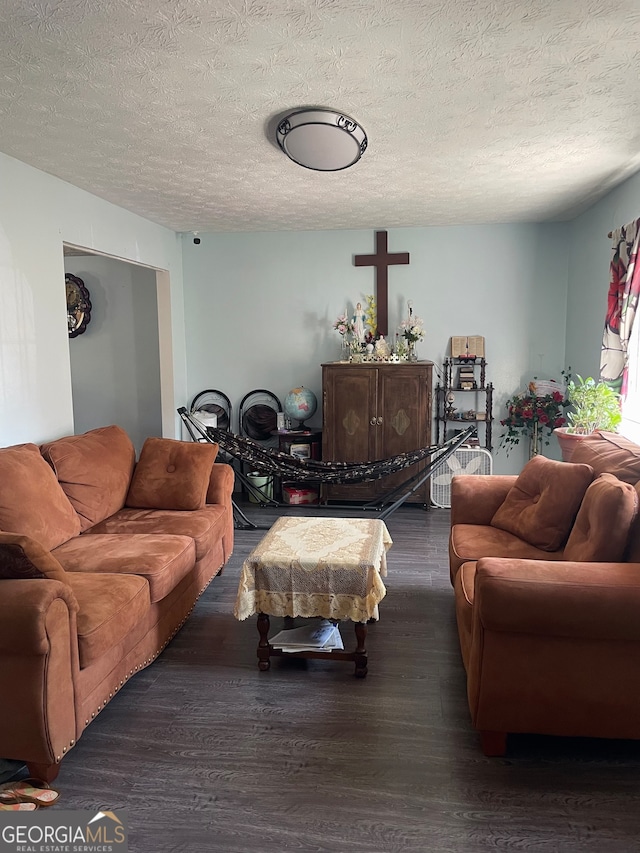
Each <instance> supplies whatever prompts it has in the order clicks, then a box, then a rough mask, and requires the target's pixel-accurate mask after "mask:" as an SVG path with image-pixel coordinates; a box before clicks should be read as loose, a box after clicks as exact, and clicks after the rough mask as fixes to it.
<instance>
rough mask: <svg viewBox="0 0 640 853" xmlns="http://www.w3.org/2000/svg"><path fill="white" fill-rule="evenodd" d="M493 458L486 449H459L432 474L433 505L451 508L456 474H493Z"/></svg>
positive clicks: (437, 466)
mask: <svg viewBox="0 0 640 853" xmlns="http://www.w3.org/2000/svg"><path fill="white" fill-rule="evenodd" d="M492 469H493V458H492V456H491V454H490V453H489V451H488V450H485V449H484V447H464V446H463V447H459V448H458V449H457V450H455V451H454V452H453V453H452V454H451V456H449V458H448V459H445V460H444V462H441V463H440V464H439V465H436V467H435V468H434V469H433V473H432V474H431V503H432V504H433V505H434V506H437V507H447V508H448V507H450V506H451V481H452V480H453V478H454V477H455V475H456V474H491V472H492Z"/></svg>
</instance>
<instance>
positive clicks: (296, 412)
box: [283, 386, 318, 429]
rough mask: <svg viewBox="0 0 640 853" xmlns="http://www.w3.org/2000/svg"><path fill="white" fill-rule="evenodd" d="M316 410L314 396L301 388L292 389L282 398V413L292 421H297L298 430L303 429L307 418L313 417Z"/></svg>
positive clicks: (306, 389)
mask: <svg viewBox="0 0 640 853" xmlns="http://www.w3.org/2000/svg"><path fill="white" fill-rule="evenodd" d="M317 408H318V400H317V399H316V395H315V394H314V393H313V391H309V389H308V388H304V387H303V386H301V387H300V388H292V389H291V391H289V393H288V394H287V396H286V397H285V398H284V404H283V409H284V413H285V415H287V417H288V418H290V419H291V420H292V421H298V427H297V428H298V429H302V428H303V426H304V422H305V421H306V420H307V418H311V417H313V415H314V414H315V412H316V409H317Z"/></svg>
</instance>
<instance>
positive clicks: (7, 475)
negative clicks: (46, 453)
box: [0, 444, 80, 551]
mask: <svg viewBox="0 0 640 853" xmlns="http://www.w3.org/2000/svg"><path fill="white" fill-rule="evenodd" d="M0 530H4V531H6V532H8V533H21V534H22V535H24V536H29V537H30V538H31V539H35V540H36V542H39V543H40V544H41V545H42V547H43V548H45V549H46V550H47V551H51V549H52V548H55V547H57V546H58V545H61V544H62V543H63V542H66V540H67V539H71V537H72V536H77V535H78V533H79V532H80V520H79V518H78V516H77V514H76V512H75V510H74V508H73V507H72V506H71V504H70V503H69V499H68V498H67V496H66V495H65V493H64V492H63V490H62V487H61V486H60V483H58V481H57V480H56V475H55V474H54V473H53V471H52V470H51V468H50V467H49V465H47V463H46V462H45V461H44V459H43V458H42V456H41V455H40V450H39V448H38V447H37V446H36V445H35V444H18V445H15V446H14V447H5V448H2V449H0Z"/></svg>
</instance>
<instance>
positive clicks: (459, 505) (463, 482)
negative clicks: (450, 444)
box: [451, 474, 518, 526]
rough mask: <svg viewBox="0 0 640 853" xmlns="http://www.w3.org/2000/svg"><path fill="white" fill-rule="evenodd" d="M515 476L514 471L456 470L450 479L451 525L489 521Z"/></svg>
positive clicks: (487, 522)
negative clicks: (479, 472)
mask: <svg viewBox="0 0 640 853" xmlns="http://www.w3.org/2000/svg"><path fill="white" fill-rule="evenodd" d="M517 479H518V478H517V476H516V475H515V474H514V475H511V474H478V475H474V474H457V475H456V476H455V477H454V478H453V480H452V481H451V525H452V526H453V525H454V524H490V522H491V519H492V518H493V516H494V515H495V512H496V510H497V509H498V507H499V506H500V505H501V504H502V502H503V501H504V499H505V498H506V496H507V493H508V492H509V490H510V489H511V487H512V486H513V484H514V483H515V481H516V480H517Z"/></svg>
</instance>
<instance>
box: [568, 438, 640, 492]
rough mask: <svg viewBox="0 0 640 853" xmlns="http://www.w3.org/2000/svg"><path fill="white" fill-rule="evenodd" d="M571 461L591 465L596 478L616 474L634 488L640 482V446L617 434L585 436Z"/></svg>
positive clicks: (577, 446) (578, 444) (577, 445)
mask: <svg viewBox="0 0 640 853" xmlns="http://www.w3.org/2000/svg"><path fill="white" fill-rule="evenodd" d="M571 461H572V462H584V463H586V464H587V465H591V467H592V468H593V470H594V472H595V476H596V477H597V476H598V475H599V474H604V473H607V474H614V475H615V476H616V477H617V478H618V480H622V481H623V482H625V483H630V484H631V485H632V486H634V485H635V484H636V483H637V482H638V481H639V480H640V446H639V445H637V444H635V442H633V441H630V440H629V439H628V438H624V437H623V436H622V435H618V434H617V433H615V432H604V431H600V432H595V433H593V434H592V435H585V436H584V438H582V439H581V440H580V441H579V442H577V444H576V448H575V450H574V451H573V455H572V457H571Z"/></svg>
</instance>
